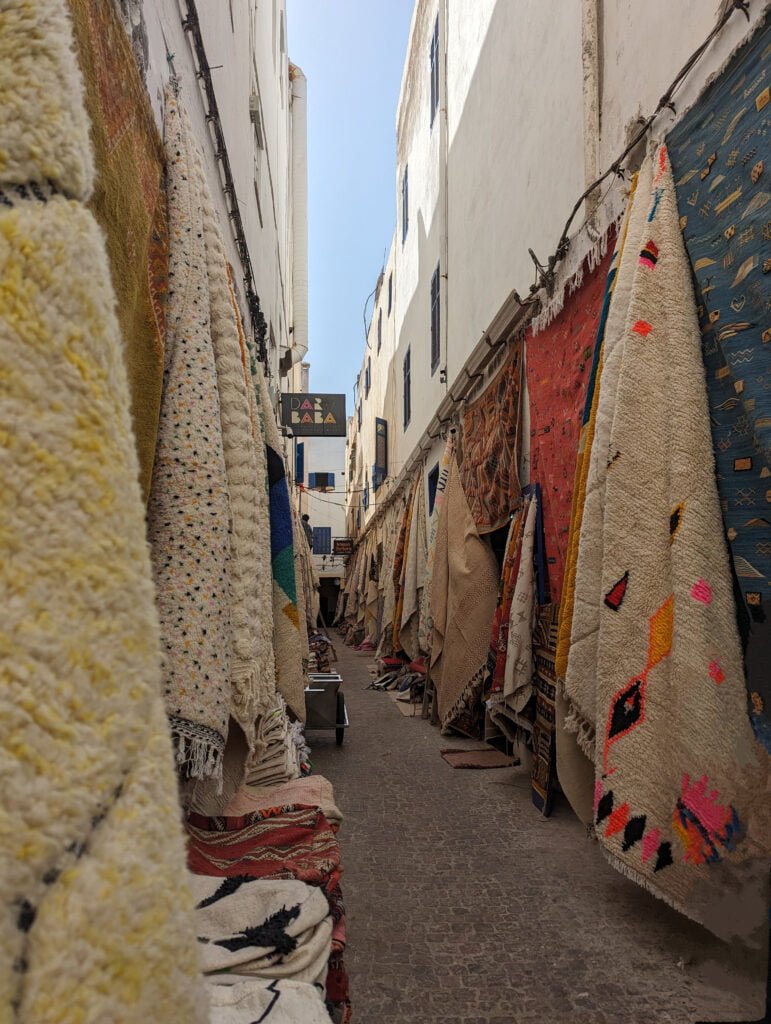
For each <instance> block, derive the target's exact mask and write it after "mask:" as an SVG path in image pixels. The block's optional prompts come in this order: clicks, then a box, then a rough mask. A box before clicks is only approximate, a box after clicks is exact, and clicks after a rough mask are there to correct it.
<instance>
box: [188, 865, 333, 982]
mask: <svg viewBox="0 0 771 1024" xmlns="http://www.w3.org/2000/svg"><path fill="white" fill-rule="evenodd" d="M192 885H193V896H194V898H195V900H196V904H197V913H196V926H197V930H198V942H199V945H200V946H201V966H202V969H203V971H204V973H205V974H206V975H208V976H209V979H210V980H212V981H216V980H218V979H217V976H218V975H226V976H237V977H258V978H264V979H266V980H268V981H272V980H274V979H276V978H288V979H291V980H292V981H304V982H308V983H310V984H311V985H314V984H316V983H318V982H321V983H323V982H324V980H325V978H326V973H327V963H328V961H329V955H330V952H331V949H332V918H331V915H330V913H329V905H328V904H327V901H326V899H325V898H324V893H323V892H322V891H321V889H318V888H313V887H312V886H310V885H306V884H305V883H304V882H297V881H294V880H291V879H274V880H272V881H271V882H270V884H268V883H267V882H265V881H264V880H261V879H258V878H254V877H250V876H248V875H243V876H240V877H239V876H238V875H236V876H230V877H228V878H211V877H209V878H207V877H205V876H201V875H195V876H193V883H192Z"/></svg>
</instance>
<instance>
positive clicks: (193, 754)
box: [172, 731, 222, 785]
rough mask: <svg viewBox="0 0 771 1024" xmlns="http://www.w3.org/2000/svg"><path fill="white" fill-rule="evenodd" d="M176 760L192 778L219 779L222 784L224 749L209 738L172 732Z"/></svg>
mask: <svg viewBox="0 0 771 1024" xmlns="http://www.w3.org/2000/svg"><path fill="white" fill-rule="evenodd" d="M172 741H173V744H174V760H175V761H176V763H177V764H178V765H179V766H180V767H182V768H184V769H185V775H186V776H187V777H188V778H190V779H219V780H220V785H221V784H222V751H221V750H219V749H218V748H217V747H216V746H215V745H214V744H212V743H210V742H209V741H208V740H204V739H200V737H192V736H186V735H185V734H184V733H181V732H177V731H174V732H172Z"/></svg>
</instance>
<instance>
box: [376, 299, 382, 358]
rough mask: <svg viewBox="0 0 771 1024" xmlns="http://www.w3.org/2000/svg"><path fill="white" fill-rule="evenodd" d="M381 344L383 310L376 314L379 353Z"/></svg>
mask: <svg viewBox="0 0 771 1024" xmlns="http://www.w3.org/2000/svg"><path fill="white" fill-rule="evenodd" d="M382 344H383V310H382V309H379V310H378V313H377V350H378V352H379V351H380V346H381V345H382Z"/></svg>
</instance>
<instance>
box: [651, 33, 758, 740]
mask: <svg viewBox="0 0 771 1024" xmlns="http://www.w3.org/2000/svg"><path fill="white" fill-rule="evenodd" d="M770 45H771V24H768V23H767V24H766V26H765V27H763V28H761V29H760V30H759V31H758V32H757V34H756V35H755V36H754V38H753V39H752V41H751V42H750V43H749V44H747V45H746V46H744V47H743V48H742V49H741V50H740V51H739V52H738V53H737V54H736V55H735V56H734V58H733V60H732V61H731V63H730V65H729V66H728V67H727V68H726V70H725V72H724V73H723V74H721V75H720V77H719V78H718V79H717V80H716V81H715V82H714V83H713V84H712V85H711V86H710V88H709V89H708V90H707V91H706V92H705V94H704V95H703V96H702V97H701V99H700V100H699V102H698V103H697V104H696V105H695V106H694V107H693V108H692V109H691V110H690V111H689V113H688V114H687V115H686V116H685V117H684V118H683V120H682V122H681V123H680V124H679V125H678V126H677V127H676V128H675V130H674V131H673V132H672V134H671V135H670V137H669V151H670V156H671V159H672V167H673V173H674V175H675V182H676V185H677V190H678V205H679V208H680V213H681V226H682V229H683V234H684V236H685V244H686V246H687V248H688V255H689V256H690V259H691V265H692V267H693V272H694V275H695V278H696V287H697V295H698V297H699V316H700V323H701V332H702V351H703V354H704V364H705V367H706V370H707V388H708V393H709V410H710V421H711V424H712V440H713V444H714V449H715V459H716V461H717V474H718V490H719V492H720V501H721V505H722V509H723V520H724V522H725V525H726V529H727V531H728V542H729V546H730V550H731V556H732V560H733V568H734V572H735V574H736V577H737V579H738V588H739V590H740V592H741V595H742V601H741V609H740V610H741V616H740V629H741V632H742V639H743V641H744V646H745V664H746V669H747V679H748V687H749V693H750V715H751V718H752V723H753V727H754V729H755V734H756V736H757V737H758V739H759V740H760V741H761V742H762V743H763V745H764V746H765V748H766V750H769V751H771V671H769V666H770V665H771V589H770V588H771V515H769V495H770V494H771V491H770V490H769V488H770V487H771V324H769V321H768V316H767V312H768V291H769V278H768V277H767V276H764V275H768V274H769V273H770V272H771V260H770V259H769V258H768V242H769V238H770V237H771V167H769V166H768V159H767V157H768V144H767V141H766V139H767V136H766V132H767V130H768V111H769V109H771V107H769V106H768V104H769V87H768V83H767V81H766V76H767V73H768V71H767V65H768V50H769V46H770ZM764 154H765V159H764Z"/></svg>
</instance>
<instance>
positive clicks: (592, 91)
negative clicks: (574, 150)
mask: <svg viewBox="0 0 771 1024" xmlns="http://www.w3.org/2000/svg"><path fill="white" fill-rule="evenodd" d="M601 20H602V0H583V4H582V11H581V36H582V39H581V58H582V63H583V84H584V181H585V183H586V184H587V185H589V184H591V182H593V181H595V180H596V179H597V177H598V175H599V173H600V130H601V120H600V118H601V104H602V81H601V74H602V65H601V48H602V41H601ZM598 201H599V193H598V192H596V191H595V192H594V193H592V195H590V196H589V198H588V199H587V200H586V212H587V214H589V216H591V215H592V214H593V213H594V211H595V210H596V209H597V204H598Z"/></svg>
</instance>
